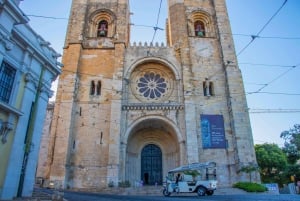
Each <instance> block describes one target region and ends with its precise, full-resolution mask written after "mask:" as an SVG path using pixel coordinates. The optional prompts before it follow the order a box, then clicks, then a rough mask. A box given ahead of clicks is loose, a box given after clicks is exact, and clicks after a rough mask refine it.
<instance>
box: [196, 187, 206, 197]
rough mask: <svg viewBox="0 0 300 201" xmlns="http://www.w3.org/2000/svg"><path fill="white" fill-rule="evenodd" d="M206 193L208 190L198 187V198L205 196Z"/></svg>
mask: <svg viewBox="0 0 300 201" xmlns="http://www.w3.org/2000/svg"><path fill="white" fill-rule="evenodd" d="M205 193H206V189H205V188H204V187H202V186H200V187H198V189H197V194H198V196H205Z"/></svg>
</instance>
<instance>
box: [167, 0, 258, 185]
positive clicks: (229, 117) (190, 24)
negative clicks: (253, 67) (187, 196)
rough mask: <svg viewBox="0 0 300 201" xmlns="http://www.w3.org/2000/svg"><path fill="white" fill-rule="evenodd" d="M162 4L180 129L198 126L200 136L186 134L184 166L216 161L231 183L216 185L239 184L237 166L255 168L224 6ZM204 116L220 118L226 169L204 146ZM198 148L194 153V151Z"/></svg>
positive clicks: (208, 0)
mask: <svg viewBox="0 0 300 201" xmlns="http://www.w3.org/2000/svg"><path fill="white" fill-rule="evenodd" d="M168 3H169V18H168V23H167V42H168V45H169V46H171V47H173V48H174V50H175V51H176V53H177V58H178V60H180V62H181V70H182V81H183V92H184V94H183V97H184V102H185V125H189V126H190V125H200V124H201V125H200V130H197V129H187V130H186V136H187V139H186V146H187V160H188V163H192V162H197V161H198V160H199V161H207V160H209V159H212V160H215V161H218V163H219V164H218V165H219V168H220V169H224V170H225V169H226V171H224V172H226V173H225V174H226V176H225V177H227V178H232V179H228V180H227V181H225V180H224V181H222V182H221V183H223V182H225V183H227V182H228V183H229V184H230V183H232V182H235V180H240V179H243V176H244V175H237V174H236V172H238V170H239V169H240V168H241V167H242V166H245V165H249V164H250V165H251V164H256V157H255V151H254V144H253V138H252V131H251V126H250V119H249V114H248V111H247V101H246V96H245V91H244V86H243V80H242V75H241V71H240V69H239V67H238V62H237V58H236V53H235V49H234V43H233V38H232V34H231V29H230V23H229V17H228V13H227V8H226V3H225V0H194V1H186V0H169V1H168ZM216 103H217V104H216ZM220 104H221V105H222V106H221V105H220ZM204 114H214V115H215V114H217V115H221V116H222V117H224V124H225V127H227V129H228V131H227V132H226V134H225V141H226V145H224V146H223V148H225V150H226V153H227V154H228V156H230V157H229V158H228V159H227V160H228V161H231V162H230V163H229V164H228V161H227V162H226V161H221V160H219V159H220V158H223V156H221V155H222V154H221V152H219V151H217V149H215V150H213V149H210V148H211V146H212V145H211V144H209V145H207V144H205V143H206V141H205V140H206V139H205V137H204V134H205V133H204V131H205V130H204V129H203V128H202V127H203V122H204V120H203V119H204V116H205V115H204ZM198 115H199V116H201V117H199V116H198ZM195 116H196V117H197V118H198V117H199V118H200V122H198V121H197V118H195ZM202 117H203V119H202ZM199 133H200V137H199V138H197V137H196V136H197V135H198V134H199ZM210 137H212V136H210ZM218 140H220V139H218ZM209 141H210V142H211V141H213V140H211V139H209ZM216 141H217V140H216ZM197 142H198V144H197ZM199 144H200V145H201V144H202V145H201V146H200V148H199V149H194V147H197V146H198V147H199ZM213 155H215V157H216V158H215V159H213V158H214V157H212V156H213ZM218 158H219V159H218ZM232 173H233V174H232ZM231 174H232V175H231ZM240 176H241V177H242V178H240ZM257 179H258V180H259V176H258V177H257Z"/></svg>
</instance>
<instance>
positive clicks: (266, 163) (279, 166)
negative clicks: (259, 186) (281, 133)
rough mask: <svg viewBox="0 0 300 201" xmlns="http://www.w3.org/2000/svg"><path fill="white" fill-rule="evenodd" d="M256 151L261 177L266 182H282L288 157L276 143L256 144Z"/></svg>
mask: <svg viewBox="0 0 300 201" xmlns="http://www.w3.org/2000/svg"><path fill="white" fill-rule="evenodd" d="M255 152H256V158H257V162H258V165H259V167H260V173H261V179H262V181H263V182H265V183H271V182H275V183H279V184H281V183H282V177H283V175H284V170H285V168H286V167H287V157H286V155H285V153H284V152H283V151H282V150H281V149H280V148H279V147H278V145H276V144H267V143H265V144H259V145H255Z"/></svg>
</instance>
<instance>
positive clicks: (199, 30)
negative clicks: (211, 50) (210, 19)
mask: <svg viewBox="0 0 300 201" xmlns="http://www.w3.org/2000/svg"><path fill="white" fill-rule="evenodd" d="M194 28H195V36H198V37H204V36H205V26H204V23H203V22H202V21H196V22H195V23H194Z"/></svg>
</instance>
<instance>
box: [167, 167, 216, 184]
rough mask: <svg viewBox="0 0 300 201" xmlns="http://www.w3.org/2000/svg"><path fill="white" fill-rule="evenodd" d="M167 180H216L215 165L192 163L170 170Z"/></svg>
mask: <svg viewBox="0 0 300 201" xmlns="http://www.w3.org/2000/svg"><path fill="white" fill-rule="evenodd" d="M168 179H169V180H171V181H178V180H179V181H181V180H182V181H183V180H184V181H192V180H193V181H195V180H216V163H215V162H207V163H192V164H189V165H184V166H180V167H177V168H175V169H173V170H170V171H169V173H168Z"/></svg>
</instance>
